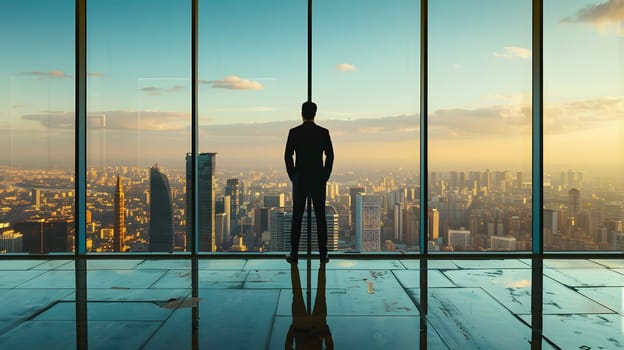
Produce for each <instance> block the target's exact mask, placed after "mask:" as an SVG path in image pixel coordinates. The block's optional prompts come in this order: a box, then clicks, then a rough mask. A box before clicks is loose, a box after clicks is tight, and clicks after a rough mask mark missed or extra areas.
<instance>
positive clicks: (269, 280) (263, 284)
mask: <svg viewBox="0 0 624 350" xmlns="http://www.w3.org/2000/svg"><path fill="white" fill-rule="evenodd" d="M291 287H292V283H291V279H290V270H249V271H248V275H247V279H246V280H245V282H244V288H248V289H253V288H270V289H275V288H291Z"/></svg>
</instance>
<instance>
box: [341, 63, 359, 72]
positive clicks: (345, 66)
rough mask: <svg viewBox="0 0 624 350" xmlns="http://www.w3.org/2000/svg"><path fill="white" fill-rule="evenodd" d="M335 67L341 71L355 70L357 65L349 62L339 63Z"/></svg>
mask: <svg viewBox="0 0 624 350" xmlns="http://www.w3.org/2000/svg"><path fill="white" fill-rule="evenodd" d="M336 69H338V70H339V71H341V72H355V71H356V70H357V67H356V66H354V65H352V64H350V63H340V64H338V65H336Z"/></svg>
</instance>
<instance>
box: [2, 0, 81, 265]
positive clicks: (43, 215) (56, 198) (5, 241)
mask: <svg viewBox="0 0 624 350" xmlns="http://www.w3.org/2000/svg"><path fill="white" fill-rule="evenodd" d="M74 13H75V9H74V1H70V0H60V1H55V2H53V3H52V2H50V1H20V0H14V1H13V0H9V1H3V2H2V5H1V6H0V31H1V32H2V33H3V35H1V36H0V47H2V65H0V82H1V83H0V149H2V152H0V203H1V204H0V253H21V252H25V253H38V254H43V253H50V252H71V251H72V250H73V246H74V243H73V240H74V52H75V49H74V27H75V22H74Z"/></svg>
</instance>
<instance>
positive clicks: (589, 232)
mask: <svg viewBox="0 0 624 350" xmlns="http://www.w3.org/2000/svg"><path fill="white" fill-rule="evenodd" d="M622 13H624V2H622V1H604V0H573V1H567V0H548V1H545V2H544V101H545V103H544V249H547V250H619V251H621V250H623V249H624V230H623V224H622V223H623V222H624V181H623V178H622V170H624V146H623V145H624V143H623V142H622V140H623V138H624V78H623V77H624V74H623V73H622V72H623V68H624V56H623V52H622V47H623V43H624V39H623V38H624V37H623V35H624V32H623V28H624V27H623V23H624V22H623V20H624V18H623V17H622Z"/></svg>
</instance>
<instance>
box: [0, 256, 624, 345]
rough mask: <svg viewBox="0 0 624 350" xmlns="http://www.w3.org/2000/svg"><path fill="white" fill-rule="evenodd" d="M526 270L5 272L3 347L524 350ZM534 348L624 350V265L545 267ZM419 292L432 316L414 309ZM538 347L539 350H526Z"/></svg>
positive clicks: (111, 264)
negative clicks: (83, 285) (79, 279)
mask: <svg viewBox="0 0 624 350" xmlns="http://www.w3.org/2000/svg"><path fill="white" fill-rule="evenodd" d="M530 264H531V262H530V260H517V259H510V260H452V261H451V260H444V261H434V260H432V261H429V263H428V269H427V271H428V272H427V277H428V279H427V281H428V283H427V285H426V286H424V285H422V286H421V284H420V278H419V276H420V273H421V271H420V263H419V261H418V260H375V261H373V260H340V259H333V260H332V261H331V262H330V263H329V264H327V265H320V264H319V263H318V261H316V260H313V261H311V262H308V261H306V260H301V261H300V262H299V264H298V266H296V265H293V266H291V265H289V264H287V263H286V262H285V261H282V260H257V259H255V260H244V259H240V260H200V261H199V270H198V275H197V282H198V288H197V289H196V290H195V291H193V289H192V273H191V263H190V261H187V260H91V261H88V272H87V285H88V289H87V302H86V303H77V302H76V290H75V277H76V274H75V271H74V268H75V263H74V262H73V261H69V260H37V261H35V260H21V261H18V260H11V261H8V260H4V261H0V273H1V274H2V277H0V310H1V311H0V349H46V350H48V349H73V348H81V347H85V344H86V345H88V347H89V348H91V349H140V348H144V349H191V348H200V349H284V348H286V349H294V348H297V349H302V348H305V349H321V348H324V347H321V344H325V346H326V347H327V348H330V349H331V348H332V346H333V348H335V349H424V348H427V349H531V341H532V330H531V327H530V325H531V322H532V319H531V283H532V281H531V269H530V267H531V266H530ZM543 286H544V288H543V304H542V305H543V337H542V338H541V344H540V345H539V346H540V348H542V349H584V350H588V349H624V261H623V260H545V261H544V280H543ZM421 287H426V292H427V293H426V295H427V305H428V308H427V316H426V317H422V318H421V313H420V311H419V310H420V308H419V307H417V306H418V305H420V304H419V302H420V298H421ZM533 348H537V347H536V346H535V345H534V347H533Z"/></svg>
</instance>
